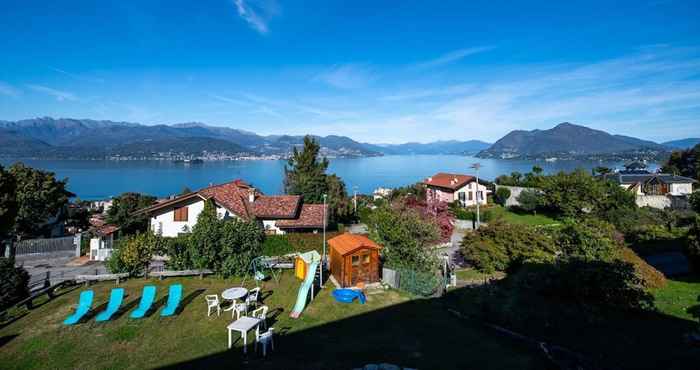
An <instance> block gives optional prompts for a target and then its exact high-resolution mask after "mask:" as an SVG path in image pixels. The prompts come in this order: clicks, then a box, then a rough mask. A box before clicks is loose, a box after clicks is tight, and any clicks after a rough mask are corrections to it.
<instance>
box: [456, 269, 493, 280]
mask: <svg viewBox="0 0 700 370" xmlns="http://www.w3.org/2000/svg"><path fill="white" fill-rule="evenodd" d="M455 274H457V280H459V281H477V280H478V281H484V279H487V278H492V277H495V278H501V277H503V276H504V275H505V274H504V273H502V272H496V273H493V274H487V273H485V272H481V271H479V270H477V269H474V268H465V269H461V270H457V271H455Z"/></svg>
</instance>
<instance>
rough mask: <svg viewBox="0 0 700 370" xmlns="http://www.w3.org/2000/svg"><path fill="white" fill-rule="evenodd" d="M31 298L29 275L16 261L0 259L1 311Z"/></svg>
mask: <svg viewBox="0 0 700 370" xmlns="http://www.w3.org/2000/svg"><path fill="white" fill-rule="evenodd" d="M28 296H29V273H28V272H27V270H25V269H24V268H23V267H15V261H14V260H12V259H10V258H4V257H0V311H4V310H5V309H7V308H9V307H12V306H13V305H14V304H15V303H17V302H19V301H20V300H22V299H24V298H26V297H28Z"/></svg>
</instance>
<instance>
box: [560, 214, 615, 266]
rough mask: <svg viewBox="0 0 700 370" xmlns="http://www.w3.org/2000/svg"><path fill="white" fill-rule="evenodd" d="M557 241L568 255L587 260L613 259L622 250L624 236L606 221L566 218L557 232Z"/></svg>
mask: <svg viewBox="0 0 700 370" xmlns="http://www.w3.org/2000/svg"><path fill="white" fill-rule="evenodd" d="M556 243H557V245H558V246H559V248H560V249H561V251H562V252H563V254H564V255H565V256H567V257H573V258H578V259H582V260H586V261H594V260H600V261H611V260H612V259H614V258H616V257H618V256H619V255H620V252H621V251H622V247H623V243H622V236H621V235H619V236H618V235H617V234H616V231H615V228H614V227H613V226H612V225H610V224H608V223H607V222H604V221H599V220H596V219H588V220H584V221H574V220H566V221H565V222H564V225H563V227H562V228H561V229H560V230H559V231H558V232H557V235H556Z"/></svg>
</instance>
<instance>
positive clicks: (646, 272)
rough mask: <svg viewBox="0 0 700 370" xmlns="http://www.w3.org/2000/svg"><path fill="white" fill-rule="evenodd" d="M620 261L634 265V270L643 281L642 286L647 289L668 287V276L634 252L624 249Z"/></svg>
mask: <svg viewBox="0 0 700 370" xmlns="http://www.w3.org/2000/svg"><path fill="white" fill-rule="evenodd" d="M620 259H622V260H623V261H625V262H629V263H631V264H633V265H634V270H635V271H636V273H637V276H638V277H639V278H640V279H642V284H643V285H644V287H645V288H662V287H664V286H666V276H664V274H662V273H661V272H660V271H659V270H657V269H655V268H654V267H653V266H651V265H650V264H648V263H647V262H646V261H645V260H643V259H642V258H640V257H639V256H638V255H637V254H636V253H634V251H633V250H631V249H629V248H623V249H622V253H621V255H620Z"/></svg>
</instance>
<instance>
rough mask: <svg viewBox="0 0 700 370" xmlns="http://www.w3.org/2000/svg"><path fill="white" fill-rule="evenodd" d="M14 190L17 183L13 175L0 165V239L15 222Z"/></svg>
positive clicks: (15, 203)
mask: <svg viewBox="0 0 700 370" xmlns="http://www.w3.org/2000/svg"><path fill="white" fill-rule="evenodd" d="M16 190H17V184H16V182H15V178H14V176H12V175H11V174H10V173H8V172H6V171H5V170H4V169H3V168H2V166H0V240H2V238H3V236H5V235H7V233H9V232H10V231H11V230H12V228H13V225H14V224H15V218H16V217H17V201H16V199H15V191H16Z"/></svg>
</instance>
